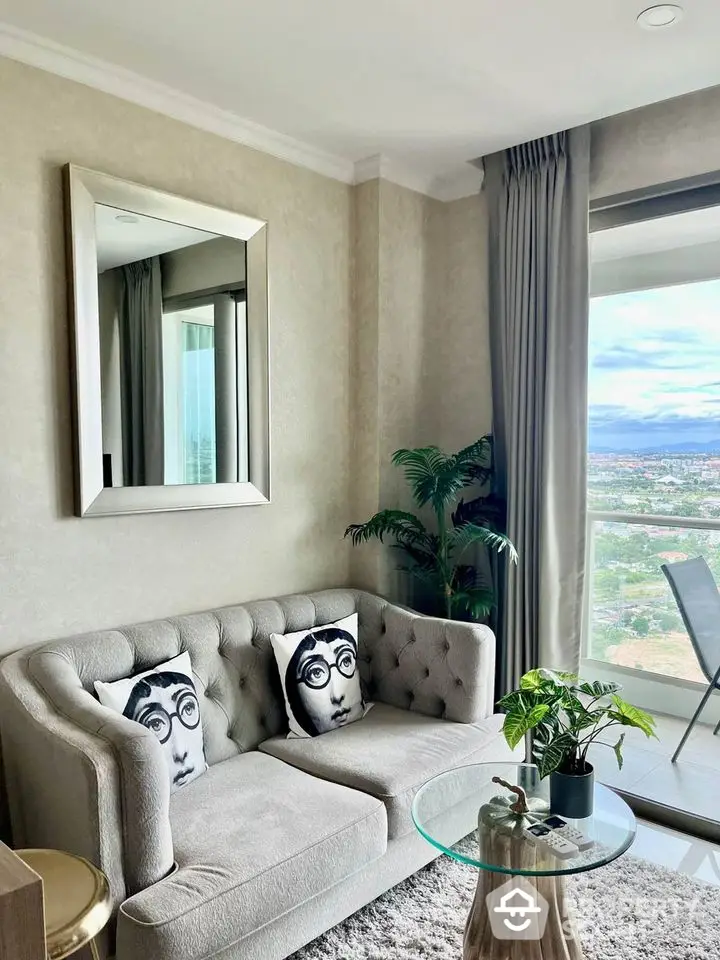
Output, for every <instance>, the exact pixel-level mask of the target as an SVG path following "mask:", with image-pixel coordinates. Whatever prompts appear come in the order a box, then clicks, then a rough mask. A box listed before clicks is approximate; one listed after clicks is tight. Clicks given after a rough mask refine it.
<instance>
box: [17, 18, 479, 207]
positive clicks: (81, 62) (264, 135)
mask: <svg viewBox="0 0 720 960" xmlns="http://www.w3.org/2000/svg"><path fill="white" fill-rule="evenodd" d="M0 56H4V57H8V58H9V59H10V60H19V61H20V62H21V63H26V64H28V65H29V66H32V67H37V68H39V69H40V70H46V71H47V72H48V73H53V74H56V75H57V76H60V77H65V79H66V80H74V81H75V82H76V83H81V84H83V85H84V86H87V87H92V88H93V89H95V90H101V91H102V92H103V93H109V94H111V95H112V96H115V97H119V98H120V99H121V100H127V101H129V102H130V103H135V104H137V105H138V106H141V107H146V108H147V109H149V110H153V111H155V112H156V113H160V114H163V115H164V116H168V117H172V118H173V119H175V120H179V121H180V122H182V123H187V124H189V125H190V126H191V127H196V128H197V129H199V130H205V131H207V132H208V133H214V134H216V135H217V136H220V137H224V138H225V139H226V140H232V141H234V142H235V143H241V144H243V145H244V146H246V147H252V148H253V149H254V150H259V151H261V152H262V153H267V154H270V155H271V156H273V157H277V158H279V159H280V160H286V161H287V162H288V163H292V164H295V165H296V166H299V167H305V168H307V169H308V170H314V171H315V172H316V173H320V174H322V175H323V176H326V177H330V178H332V179H333V180H340V181H341V182H342V183H349V184H358V183H364V182H365V181H367V180H374V179H377V178H382V179H384V180H389V181H390V182H391V183H396V184H398V185H399V186H402V187H407V188H408V189H409V190H414V191H416V192H417V193H422V194H425V195H426V196H429V197H433V198H434V199H436V200H443V201H446V202H447V201H450V200H457V199H460V198H461V197H467V196H470V195H472V194H474V193H477V192H478V191H479V190H480V186H481V184H482V172H481V171H479V170H478V169H477V168H476V167H473V166H472V164H467V165H464V166H463V167H462V168H460V169H459V170H458V171H456V172H454V173H453V174H451V175H445V176H428V175H427V174H426V173H423V172H421V171H420V170H419V169H415V168H413V167H412V166H409V165H408V164H403V163H398V162H397V161H395V160H392V159H390V158H389V157H387V156H386V155H384V154H375V155H374V156H371V157H366V158H365V159H363V160H358V161H357V162H356V163H353V162H352V160H349V159H347V158H346V157H341V156H338V155H337V154H334V153H329V152H327V151H325V150H320V149H319V148H317V147H313V146H312V145H311V144H308V143H305V142H303V141H301V140H296V139H295V138H294V137H289V136H286V135H285V134H283V133H278V132H277V131H276V130H271V129H269V128H268V127H264V126H262V125H261V124H259V123H255V122H254V121H252V120H246V119H244V118H243V117H240V116H238V115H237V114H236V113H233V112H232V111H230V110H223V109H221V108H220V107H216V106H214V105H213V104H211V103H207V102H206V101H204V100H199V99H198V98H197V97H193V96H191V95H190V94H187V93H182V92H181V91H179V90H174V89H173V88H172V87H168V86H166V85H165V84H163V83H158V82H157V81H155V80H149V79H148V78H147V77H143V76H141V75H140V74H138V73H134V72H133V71H131V70H126V69H125V68H124V67H118V66H116V65H115V64H111V63H108V62H107V61H104V60H100V59H98V58H96V57H91V56H89V55H87V54H84V53H80V52H79V51H77V50H73V49H71V48H70V47H65V46H63V45H62V44H59V43H55V42H54V41H52V40H47V39H45V38H44V37H40V36H38V35H37V34H34V33H30V32H29V31H27V30H21V29H20V28H18V27H13V26H11V25H10V24H6V23H1V22H0Z"/></svg>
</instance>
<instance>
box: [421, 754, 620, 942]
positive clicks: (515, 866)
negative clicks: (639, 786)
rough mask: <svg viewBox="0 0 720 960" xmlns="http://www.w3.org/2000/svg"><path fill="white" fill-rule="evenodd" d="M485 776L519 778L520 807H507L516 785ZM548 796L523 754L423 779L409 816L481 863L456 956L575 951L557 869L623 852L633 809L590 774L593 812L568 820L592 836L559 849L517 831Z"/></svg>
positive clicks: (438, 843) (446, 846) (467, 859)
mask: <svg viewBox="0 0 720 960" xmlns="http://www.w3.org/2000/svg"><path fill="white" fill-rule="evenodd" d="M493 777H497V778H500V779H501V780H504V781H505V782H506V784H508V785H509V786H510V787H521V788H522V791H524V793H525V794H526V796H527V801H528V802H527V806H528V808H529V810H528V813H527V814H524V815H521V814H520V813H519V812H516V811H514V810H513V809H512V805H514V804H517V803H518V801H519V791H518V792H513V791H511V790H510V789H509V788H508V787H506V786H503V785H502V784H500V783H497V782H493ZM548 798H549V782H548V780H547V779H545V780H541V779H540V777H539V774H538V771H537V767H535V766H534V765H533V764H526V763H478V764H472V765H470V766H467V767H457V768H456V769H454V770H448V771H447V773H442V774H440V775H439V776H437V777H433V779H432V780H428V781H427V783H425V784H423V786H422V787H421V788H420V789H419V790H418V792H417V794H416V795H415V800H414V801H413V805H412V818H413V821H414V823H415V826H416V827H417V829H418V830H419V832H420V833H421V834H422V836H423V837H425V839H426V840H428V841H429V842H430V843H431V844H432V845H433V846H434V847H437V849H438V850H442V852H443V853H446V854H448V856H450V857H453V858H454V859H456V860H459V861H460V862H462V863H466V864H469V865H470V866H472V867H477V868H478V869H479V871H480V873H479V877H478V885H477V890H476V892H475V898H474V900H473V903H472V906H471V908H470V914H469V916H468V919H467V923H466V925H465V938H464V947H463V958H464V960H506V958H509V957H510V956H512V957H513V958H523V957H528V958H532V960H583V952H582V949H581V947H580V942H579V940H578V937H577V932H576V930H575V927H574V925H573V922H572V918H571V917H570V916H569V915H568V911H567V905H566V899H565V881H564V877H565V876H566V875H567V874H571V873H583V872H584V871H586V870H594V869H595V868H596V867H602V866H604V865H605V864H606V863H610V862H611V861H613V860H615V859H616V858H617V857H619V856H621V854H623V853H625V851H626V850H627V849H628V847H629V846H630V845H631V844H632V842H633V840H634V839H635V830H636V822H635V816H634V814H633V812H632V810H631V809H630V807H629V806H628V805H627V804H626V803H625V801H624V800H622V799H621V798H620V797H619V796H618V795H617V794H616V793H613V791H612V790H609V789H608V788H607V787H604V786H601V785H600V784H596V785H595V798H594V812H593V815H592V816H591V817H588V818H587V819H585V820H568V821H567V822H568V824H569V825H570V826H573V827H576V828H577V829H579V830H580V831H581V832H582V833H583V835H584V836H585V838H587V840H588V842H589V841H592V846H590V847H589V848H588V849H585V850H582V851H580V852H577V853H576V854H575V855H574V856H572V857H571V858H570V859H560V858H558V857H557V856H556V855H555V854H553V853H552V852H551V851H550V850H549V849H548V848H547V847H546V846H545V845H541V844H540V843H538V842H537V841H536V840H534V839H530V838H529V837H528V836H527V835H526V833H525V832H524V831H525V829H527V828H528V827H531V826H533V825H534V824H538V823H540V822H541V821H543V820H544V819H545V818H547V817H549V816H550V814H551V811H550V806H549V800H548ZM582 845H583V846H584V844H582Z"/></svg>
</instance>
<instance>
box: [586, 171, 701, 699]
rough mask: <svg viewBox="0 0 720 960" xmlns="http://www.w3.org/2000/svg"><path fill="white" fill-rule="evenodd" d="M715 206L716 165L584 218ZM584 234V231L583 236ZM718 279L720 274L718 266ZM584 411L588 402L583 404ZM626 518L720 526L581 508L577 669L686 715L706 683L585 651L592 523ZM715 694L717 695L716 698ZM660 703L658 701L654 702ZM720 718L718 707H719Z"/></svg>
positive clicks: (642, 217)
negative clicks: (581, 571) (582, 566)
mask: <svg viewBox="0 0 720 960" xmlns="http://www.w3.org/2000/svg"><path fill="white" fill-rule="evenodd" d="M715 206H717V207H720V171H715V172H712V173H706V174H701V175H699V176H696V177H689V178H684V179H682V180H674V181H670V182H667V183H665V184H661V185H657V186H650V187H646V188H642V189H639V190H632V191H628V192H625V193H620V194H615V195H613V196H607V197H601V198H597V199H595V200H592V201H591V203H590V211H589V218H588V233H589V235H590V234H592V233H595V232H597V231H600V230H608V229H612V228H614V227H619V226H624V225H626V224H630V223H639V222H641V221H647V220H654V219H658V218H662V217H668V216H672V215H674V214H679V213H689V212H692V211H694V210H701V209H705V208H708V207H715ZM588 239H589V237H588ZM718 279H720V268H719V275H718ZM588 413H589V406H588ZM603 521H605V522H611V523H612V522H614V523H626V524H628V525H630V526H659V527H662V526H666V527H683V528H686V529H697V530H710V531H713V530H716V531H719V532H720V519H713V518H708V519H705V518H701V517H683V516H666V515H662V514H633V513H626V512H616V511H607V510H590V509H586V513H585V576H584V582H583V597H582V629H581V649H580V657H581V670H582V671H583V672H584V673H585V674H586V675H590V676H591V677H592V678H593V679H613V680H617V681H619V682H621V683H623V685H624V687H625V689H626V691H627V693H628V695H629V696H631V699H632V698H634V700H635V701H636V702H640V703H644V705H646V706H650V707H655V708H656V709H661V710H662V712H665V713H671V714H674V715H677V716H688V717H689V716H691V714H692V713H693V711H694V710H695V707H696V706H697V695H698V693H699V692H701V691H703V690H704V689H705V687H706V684H703V683H700V682H696V681H693V680H684V679H679V678H677V677H671V676H669V675H667V674H658V673H653V672H651V671H648V670H638V669H636V668H633V667H624V666H620V665H618V664H613V663H608V662H606V661H604V660H598V659H595V658H593V657H592V656H591V655H590V652H591V650H590V642H591V622H592V611H593V590H592V582H593V571H594V542H595V523H598V522H603ZM718 699H720V698H718ZM658 703H660V704H661V706H660V707H658V706H656V704H658ZM718 717H719V718H720V711H718Z"/></svg>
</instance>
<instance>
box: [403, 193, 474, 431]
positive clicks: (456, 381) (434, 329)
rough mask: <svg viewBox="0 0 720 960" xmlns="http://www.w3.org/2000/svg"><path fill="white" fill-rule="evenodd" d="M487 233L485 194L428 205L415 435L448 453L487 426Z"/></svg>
mask: <svg viewBox="0 0 720 960" xmlns="http://www.w3.org/2000/svg"><path fill="white" fill-rule="evenodd" d="M487 228H488V220H487V206H486V203H485V196H484V194H479V195H477V196H470V197H464V198H463V199H462V200H455V201H453V202H452V203H434V205H433V206H432V208H431V215H430V223H429V241H428V250H429V261H430V270H429V277H430V284H429V289H428V290H427V298H426V307H425V335H424V342H423V365H422V396H421V402H420V407H419V410H420V412H419V429H418V433H419V436H420V441H421V442H426V441H427V442H432V443H437V444H438V445H439V446H441V447H444V448H446V449H448V450H458V449H460V447H463V446H465V445H467V444H469V443H472V442H473V440H477V438H478V437H480V436H482V435H483V434H484V433H489V432H490V430H491V426H492V384H491V380H490V339H489V327H488V323H489V315H488V276H487V242H488V234H487Z"/></svg>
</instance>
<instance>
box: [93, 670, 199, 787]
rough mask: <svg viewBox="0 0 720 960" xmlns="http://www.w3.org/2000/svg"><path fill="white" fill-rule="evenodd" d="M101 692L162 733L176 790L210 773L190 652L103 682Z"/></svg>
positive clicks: (130, 715)
mask: <svg viewBox="0 0 720 960" xmlns="http://www.w3.org/2000/svg"><path fill="white" fill-rule="evenodd" d="M95 692H96V693H97V696H98V699H99V700H100V702H101V703H103V704H104V705H105V706H106V707H110V708H111V709H113V710H116V711H117V712H118V713H122V715H123V716H125V717H127V718H128V719H130V720H134V721H135V722H136V723H140V724H142V726H144V727H146V728H147V729H148V730H149V731H150V732H151V733H152V734H154V736H156V737H157V739H158V740H159V741H160V744H161V746H162V749H163V754H164V756H165V763H166V764H167V767H168V771H169V775H170V789H171V790H177V789H179V788H180V787H184V786H185V784H186V783H190V782H191V781H192V780H195V779H197V777H199V776H201V775H202V774H203V773H205V771H206V770H207V763H206V762H205V750H204V747H203V732H202V724H201V722H200V704H199V702H198V697H197V693H196V691H195V684H194V682H193V679H192V666H191V664H190V654H189V653H181V654H180V656H179V657H175V658H174V659H173V660H168V662H167V663H163V664H159V665H158V666H157V667H153V668H152V669H151V670H146V671H145V672H144V673H140V674H137V675H136V676H134V677H128V678H126V679H124V680H116V681H115V682H114V683H102V682H100V681H97V682H96V683H95Z"/></svg>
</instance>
